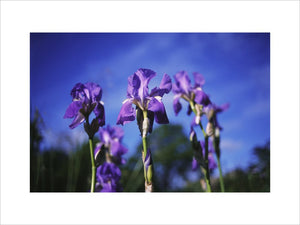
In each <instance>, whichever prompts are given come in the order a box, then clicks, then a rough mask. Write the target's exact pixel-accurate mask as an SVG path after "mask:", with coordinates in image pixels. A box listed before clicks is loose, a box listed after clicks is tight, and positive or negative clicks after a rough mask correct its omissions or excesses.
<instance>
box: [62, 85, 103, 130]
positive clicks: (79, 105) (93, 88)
mask: <svg viewBox="0 0 300 225" xmlns="http://www.w3.org/2000/svg"><path fill="white" fill-rule="evenodd" d="M71 96H72V98H73V101H72V103H71V104H70V105H69V107H68V108H67V110H66V113H65V115H64V118H74V120H73V122H72V123H71V124H70V126H69V127H70V128H71V129H73V128H75V127H77V126H78V125H79V124H81V123H82V122H84V121H85V120H88V117H89V115H90V114H91V112H92V111H93V112H94V113H95V115H96V120H95V122H94V124H93V123H92V126H93V125H94V126H96V127H97V126H98V127H99V126H103V125H104V124H105V114H104V106H103V102H101V97H102V89H101V87H100V86H99V85H98V84H95V83H91V82H88V83H85V84H82V83H77V84H76V85H75V86H74V87H73V89H72V90H71ZM95 123H96V124H95Z"/></svg>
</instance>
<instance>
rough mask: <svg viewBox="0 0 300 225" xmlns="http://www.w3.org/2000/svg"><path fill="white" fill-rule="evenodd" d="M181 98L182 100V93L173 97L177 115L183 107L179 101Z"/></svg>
mask: <svg viewBox="0 0 300 225" xmlns="http://www.w3.org/2000/svg"><path fill="white" fill-rule="evenodd" d="M179 100H180V94H177V95H175V96H174V99H173V109H174V112H175V115H176V116H177V114H178V113H179V112H180V110H181V109H182V105H181V103H180V102H179Z"/></svg>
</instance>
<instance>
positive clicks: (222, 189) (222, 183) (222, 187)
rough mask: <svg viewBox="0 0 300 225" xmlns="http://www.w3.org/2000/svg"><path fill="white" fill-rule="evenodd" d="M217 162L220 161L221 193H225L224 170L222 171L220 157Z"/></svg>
mask: <svg viewBox="0 0 300 225" xmlns="http://www.w3.org/2000/svg"><path fill="white" fill-rule="evenodd" d="M217 160H218V168H219V180H220V186H221V192H225V187H224V182H223V175H222V169H221V163H220V157H217Z"/></svg>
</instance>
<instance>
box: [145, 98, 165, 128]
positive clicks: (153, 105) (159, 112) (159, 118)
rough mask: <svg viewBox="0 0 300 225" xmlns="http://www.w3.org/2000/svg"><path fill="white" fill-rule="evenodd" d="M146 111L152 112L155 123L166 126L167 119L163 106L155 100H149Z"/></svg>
mask: <svg viewBox="0 0 300 225" xmlns="http://www.w3.org/2000/svg"><path fill="white" fill-rule="evenodd" d="M148 110H150V111H152V112H154V117H155V121H156V122H157V123H159V124H168V123H169V119H168V117H167V114H166V110H165V106H164V104H163V103H162V102H161V100H158V99H157V98H151V100H150V102H149V104H148Z"/></svg>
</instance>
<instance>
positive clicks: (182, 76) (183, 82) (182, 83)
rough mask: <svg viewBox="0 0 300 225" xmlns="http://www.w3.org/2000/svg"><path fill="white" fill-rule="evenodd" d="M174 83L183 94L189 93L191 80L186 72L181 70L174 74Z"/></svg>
mask: <svg viewBox="0 0 300 225" xmlns="http://www.w3.org/2000/svg"><path fill="white" fill-rule="evenodd" d="M174 78H175V84H176V87H177V88H178V89H180V91H181V92H182V93H184V94H187V95H188V94H189V92H190V90H191V80H190V78H189V77H188V74H187V72H186V71H181V72H179V73H177V74H176V75H175V76H174Z"/></svg>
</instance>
